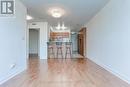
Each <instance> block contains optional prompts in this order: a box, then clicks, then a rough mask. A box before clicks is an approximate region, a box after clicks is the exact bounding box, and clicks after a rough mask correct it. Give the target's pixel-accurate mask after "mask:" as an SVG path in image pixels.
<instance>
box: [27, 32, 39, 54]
mask: <svg viewBox="0 0 130 87" xmlns="http://www.w3.org/2000/svg"><path fill="white" fill-rule="evenodd" d="M38 52H39V30H38V29H30V30H29V54H38Z"/></svg>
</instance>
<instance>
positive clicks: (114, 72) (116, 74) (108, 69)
mask: <svg viewBox="0 0 130 87" xmlns="http://www.w3.org/2000/svg"><path fill="white" fill-rule="evenodd" d="M86 58H87V59H89V58H88V57H86ZM89 60H91V61H92V62H94V63H96V64H97V65H99V66H101V67H102V68H104V69H105V70H107V71H108V72H110V73H112V74H113V75H115V76H116V77H118V78H120V79H121V80H123V81H125V82H127V83H128V84H130V79H129V78H125V77H124V76H123V75H121V74H120V73H117V72H116V71H114V70H112V69H111V68H109V67H108V66H106V65H104V64H103V63H101V62H99V61H96V60H92V59H89Z"/></svg>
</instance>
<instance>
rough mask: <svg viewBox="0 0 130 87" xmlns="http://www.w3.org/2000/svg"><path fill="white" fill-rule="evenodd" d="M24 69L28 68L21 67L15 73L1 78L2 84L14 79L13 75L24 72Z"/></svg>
mask: <svg viewBox="0 0 130 87" xmlns="http://www.w3.org/2000/svg"><path fill="white" fill-rule="evenodd" d="M24 70H26V68H23V69H22V68H19V69H18V70H17V71H15V72H13V73H9V74H8V75H7V76H6V77H4V78H3V79H0V85H2V84H4V83H5V82H7V81H8V80H10V79H12V78H13V77H15V76H16V75H18V74H20V73H22V72H23V71H24Z"/></svg>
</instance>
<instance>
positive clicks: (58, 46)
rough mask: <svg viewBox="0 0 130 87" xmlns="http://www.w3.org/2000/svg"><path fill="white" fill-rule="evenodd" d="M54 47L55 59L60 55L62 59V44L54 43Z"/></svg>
mask: <svg viewBox="0 0 130 87" xmlns="http://www.w3.org/2000/svg"><path fill="white" fill-rule="evenodd" d="M56 47H57V58H58V55H61V56H62V58H63V52H62V42H56Z"/></svg>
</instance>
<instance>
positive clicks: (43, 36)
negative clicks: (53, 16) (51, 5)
mask: <svg viewBox="0 0 130 87" xmlns="http://www.w3.org/2000/svg"><path fill="white" fill-rule="evenodd" d="M28 29H40V54H39V55H40V59H47V41H48V23H47V22H32V23H29V24H28Z"/></svg>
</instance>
